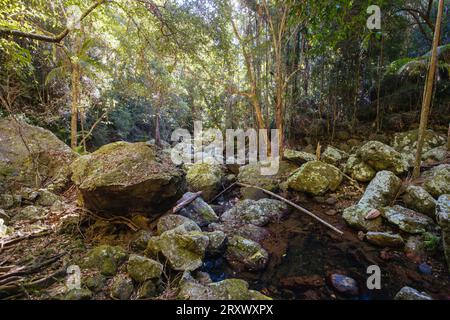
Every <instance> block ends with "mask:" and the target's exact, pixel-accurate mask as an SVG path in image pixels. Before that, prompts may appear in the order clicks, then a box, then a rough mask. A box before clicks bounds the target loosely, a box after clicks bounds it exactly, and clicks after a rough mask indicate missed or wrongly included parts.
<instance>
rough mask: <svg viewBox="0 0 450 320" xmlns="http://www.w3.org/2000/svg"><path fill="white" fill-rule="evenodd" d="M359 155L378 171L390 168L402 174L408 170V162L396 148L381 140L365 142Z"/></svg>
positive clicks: (389, 169)
mask: <svg viewBox="0 0 450 320" xmlns="http://www.w3.org/2000/svg"><path fill="white" fill-rule="evenodd" d="M357 156H358V157H359V158H360V159H361V160H362V161H364V162H365V163H367V164H368V165H369V166H371V167H372V168H373V169H375V170H376V171H382V170H388V171H392V172H394V173H395V174H402V173H404V172H406V171H407V170H408V167H409V165H408V162H407V161H406V160H405V159H404V158H403V157H402V155H401V154H400V153H399V152H397V151H396V150H395V149H394V148H392V147H390V146H388V145H386V144H384V143H381V142H379V141H369V142H367V143H365V144H364V145H363V146H362V147H361V148H360V149H359V150H358V152H357Z"/></svg>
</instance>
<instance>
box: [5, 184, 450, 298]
mask: <svg viewBox="0 0 450 320" xmlns="http://www.w3.org/2000/svg"><path fill="white" fill-rule="evenodd" d="M285 196H287V197H288V198H289V199H290V200H292V201H294V202H296V203H298V204H300V205H302V206H303V207H305V208H306V209H308V210H310V211H311V212H314V213H315V214H317V215H318V216H319V217H321V218H323V219H324V220H326V221H328V222H330V223H331V224H332V225H334V226H336V227H337V228H339V229H340V230H342V231H343V232H344V234H343V235H342V236H340V235H338V234H337V233H335V232H334V231H332V230H330V229H327V228H325V227H324V226H322V225H320V224H318V223H317V222H316V221H314V220H313V219H311V218H310V217H308V216H306V215H305V214H303V213H301V212H299V211H296V210H295V209H293V210H291V212H290V214H289V215H288V216H287V217H286V218H285V219H283V220H281V221H279V222H276V223H271V224H270V225H269V226H268V227H267V229H268V230H269V231H270V236H269V237H268V238H267V239H265V240H264V242H263V243H262V244H263V247H264V248H265V249H266V250H267V251H268V252H269V253H270V262H269V264H268V266H267V268H266V269H265V270H264V271H261V272H239V273H236V272H235V271H233V270H232V269H231V268H230V267H229V266H228V265H227V263H226V262H225V261H223V258H219V259H220V261H205V263H204V267H203V269H204V270H205V271H207V272H208V273H210V275H211V278H213V279H215V280H221V279H223V278H228V277H237V278H241V279H244V280H246V281H248V282H249V284H250V287H251V288H252V289H256V290H260V291H261V292H262V293H264V294H266V295H268V296H270V297H272V298H274V299H313V300H315V299H392V297H393V296H394V295H395V293H396V292H398V290H399V289H400V288H402V287H403V286H406V285H408V286H412V287H414V288H417V289H419V290H424V291H426V292H429V293H430V294H432V295H433V297H435V298H438V299H449V298H450V283H449V282H450V281H449V278H450V277H449V274H448V271H447V267H446V264H445V260H444V257H443V255H442V254H429V255H428V256H427V260H426V263H427V265H429V266H431V268H432V272H431V274H424V273H423V272H421V271H420V270H419V268H418V261H415V260H414V258H411V257H407V256H406V255H405V253H403V251H396V250H392V249H383V248H377V247H374V246H372V245H370V244H368V243H367V242H364V241H362V240H360V239H359V237H358V233H357V232H356V231H355V230H354V229H351V228H350V227H348V226H347V224H346V223H345V221H344V220H343V218H342V217H341V214H338V211H339V210H340V209H342V208H346V207H348V206H350V205H352V204H354V203H355V202H357V201H358V199H359V198H360V196H361V191H360V190H358V189H357V188H356V187H355V186H354V185H352V184H350V183H349V181H346V182H344V183H343V185H342V186H341V188H340V190H339V193H335V194H332V195H331V196H333V197H334V198H335V199H336V202H335V203H327V202H324V201H322V200H323V199H317V198H312V197H308V196H301V197H300V196H298V195H297V196H295V195H293V194H290V195H285ZM239 197H240V193H239V188H234V189H231V190H230V191H229V192H227V193H226V194H224V195H223V196H222V197H221V198H219V199H218V200H217V201H216V203H220V204H221V206H222V210H225V209H226V208H227V207H229V206H230V205H232V203H233V202H236V201H237V200H238V198H239ZM75 200H76V195H75V192H74V190H73V189H71V190H69V192H66V194H65V201H66V203H67V204H68V206H65V209H64V211H63V212H59V213H57V212H56V213H55V212H52V213H50V214H49V215H48V216H46V217H45V218H43V219H40V220H38V221H25V222H24V223H23V224H22V225H21V228H20V231H19V232H18V233H17V237H16V238H15V240H13V241H9V242H8V243H4V244H3V247H2V248H1V249H0V250H1V251H0V292H2V297H3V298H5V299H18V298H19V299H20V298H22V299H53V298H58V297H59V296H60V295H62V294H63V293H64V291H65V290H66V281H67V277H68V274H67V268H68V266H69V265H72V264H73V263H74V261H78V260H79V259H80V258H81V257H82V256H83V254H85V252H86V250H87V248H91V247H93V246H94V245H98V244H114V245H121V246H123V247H124V248H127V247H128V246H129V242H130V239H131V238H132V236H133V234H134V232H133V231H132V230H130V228H129V227H128V226H126V225H125V224H113V225H112V224H110V223H102V222H101V221H98V220H97V221H96V220H95V219H94V220H92V219H91V217H89V216H85V219H84V220H83V221H84V222H83V223H78V224H70V223H68V224H67V223H66V224H64V223H63V224H62V225H66V226H68V227H69V230H68V228H67V227H61V223H60V222H61V220H62V219H67V220H66V221H70V219H71V218H72V217H77V216H78V215H83V212H82V211H81V210H80V209H79V208H77V206H76V204H75V202H76V201H75ZM216 208H219V210H220V207H218V206H217V205H216ZM30 222H31V223H30ZM57 226H58V227H57ZM16 227H17V226H16ZM150 227H153V228H154V227H155V223H154V222H153V223H152V224H150ZM31 233H32V234H33V236H31V237H28V236H27V235H28V234H31ZM370 265H377V266H379V267H380V269H381V272H382V281H381V289H380V290H368V289H364V288H365V286H362V285H361V286H360V291H359V294H358V295H357V296H353V297H350V296H340V295H337V294H336V291H335V290H333V288H332V286H331V285H330V283H329V276H330V275H331V274H334V273H340V274H345V275H347V276H350V277H352V278H353V279H355V280H356V281H357V282H358V283H359V284H365V283H366V280H367V277H368V274H367V267H368V266H370ZM119 272H120V271H119ZM84 276H86V275H85V274H83V277H84ZM171 279H172V276H171V275H168V276H167V278H166V281H167V282H170V281H171ZM172 280H173V279H172ZM109 287H110V282H107V284H106V286H105V287H104V288H102V290H100V291H99V292H97V293H96V294H95V296H94V297H95V298H96V299H110V298H111V297H110V295H109V292H110V289H109ZM170 290H172V291H173V297H175V294H174V292H175V291H176V288H171V289H170ZM170 290H166V291H165V293H164V298H171V294H170ZM168 292H169V293H168Z"/></svg>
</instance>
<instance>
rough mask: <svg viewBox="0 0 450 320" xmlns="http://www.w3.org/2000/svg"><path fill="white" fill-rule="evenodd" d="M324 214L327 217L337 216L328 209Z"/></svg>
mask: <svg viewBox="0 0 450 320" xmlns="http://www.w3.org/2000/svg"><path fill="white" fill-rule="evenodd" d="M325 214H326V215H327V216H335V215H336V214H337V211H336V210H334V209H329V210H327V211H325Z"/></svg>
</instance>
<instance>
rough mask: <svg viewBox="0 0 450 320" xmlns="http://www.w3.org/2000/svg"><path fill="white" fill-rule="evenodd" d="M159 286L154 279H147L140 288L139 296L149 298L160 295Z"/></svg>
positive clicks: (139, 297)
mask: <svg viewBox="0 0 450 320" xmlns="http://www.w3.org/2000/svg"><path fill="white" fill-rule="evenodd" d="M158 291H159V290H158V286H157V285H156V284H155V282H154V281H152V280H148V281H145V282H144V283H143V284H142V285H141V286H140V287H139V289H138V292H137V298H138V299H149V298H154V297H156V296H158V293H159V292H158Z"/></svg>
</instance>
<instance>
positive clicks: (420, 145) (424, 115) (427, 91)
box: [413, 0, 444, 178]
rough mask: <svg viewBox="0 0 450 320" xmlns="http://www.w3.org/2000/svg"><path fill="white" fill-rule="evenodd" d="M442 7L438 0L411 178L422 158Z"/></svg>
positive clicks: (415, 173)
mask: <svg viewBox="0 0 450 320" xmlns="http://www.w3.org/2000/svg"><path fill="white" fill-rule="evenodd" d="M443 9H444V0H439V7H438V14H437V18H436V28H435V30H434V38H433V48H432V50H431V58H430V66H429V69H428V77H427V81H426V83H425V89H424V94H423V101H422V112H421V114H420V124H419V132H418V137H417V151H416V160H415V163H414V171H413V178H417V177H418V176H419V175H420V163H421V160H422V149H423V141H424V136H425V130H426V128H427V125H428V116H429V113H430V103H431V97H432V95H433V83H434V78H435V74H436V65H437V48H438V46H439V39H440V33H441V20H442V12H443Z"/></svg>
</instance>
